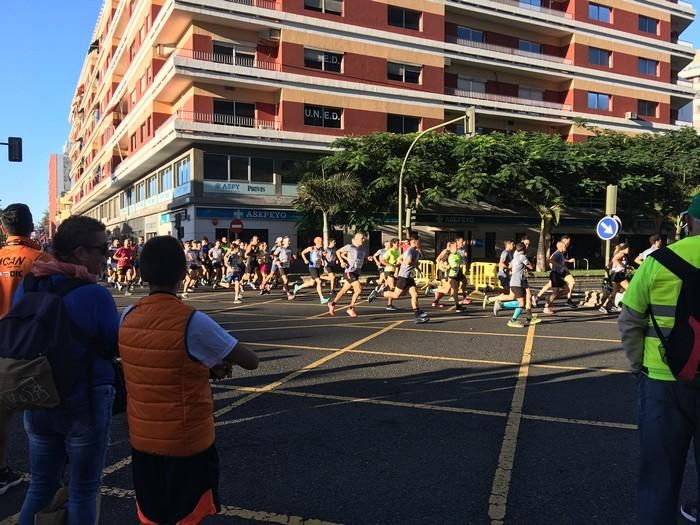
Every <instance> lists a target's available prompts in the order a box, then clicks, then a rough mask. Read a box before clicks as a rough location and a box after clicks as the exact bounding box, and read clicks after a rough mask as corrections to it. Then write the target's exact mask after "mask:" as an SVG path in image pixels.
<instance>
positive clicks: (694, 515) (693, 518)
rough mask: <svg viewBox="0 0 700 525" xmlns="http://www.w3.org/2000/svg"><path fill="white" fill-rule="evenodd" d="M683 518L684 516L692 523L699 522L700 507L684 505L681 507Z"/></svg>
mask: <svg viewBox="0 0 700 525" xmlns="http://www.w3.org/2000/svg"><path fill="white" fill-rule="evenodd" d="M681 516H683V517H684V518H685V519H686V520H688V521H689V522H690V523H697V522H698V507H697V505H692V504H690V503H684V504H683V505H681Z"/></svg>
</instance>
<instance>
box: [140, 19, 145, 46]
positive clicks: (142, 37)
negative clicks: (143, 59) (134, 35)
mask: <svg viewBox="0 0 700 525" xmlns="http://www.w3.org/2000/svg"><path fill="white" fill-rule="evenodd" d="M144 40H146V22H145V21H144V23H143V25H142V26H141V29H140V30H139V44H143V41H144Z"/></svg>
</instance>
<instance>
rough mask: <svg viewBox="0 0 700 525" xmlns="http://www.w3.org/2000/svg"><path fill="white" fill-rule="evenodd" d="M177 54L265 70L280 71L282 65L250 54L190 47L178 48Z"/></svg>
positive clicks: (194, 58) (183, 56) (205, 60)
mask: <svg viewBox="0 0 700 525" xmlns="http://www.w3.org/2000/svg"><path fill="white" fill-rule="evenodd" d="M176 54H177V56H179V57H182V58H191V59H193V60H202V61H204V62H213V63H216V64H227V65H230V66H240V67H250V68H254V69H264V70H266V71H281V70H282V66H281V65H280V64H279V63H277V62H274V61H272V60H261V59H258V58H257V57H253V56H251V55H228V54H226V55H224V54H221V53H210V52H208V51H194V50H192V49H178V50H177V51H176Z"/></svg>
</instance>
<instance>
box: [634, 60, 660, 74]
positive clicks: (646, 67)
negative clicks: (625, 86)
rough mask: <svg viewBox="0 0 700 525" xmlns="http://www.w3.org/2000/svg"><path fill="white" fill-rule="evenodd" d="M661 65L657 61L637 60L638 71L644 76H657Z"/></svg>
mask: <svg viewBox="0 0 700 525" xmlns="http://www.w3.org/2000/svg"><path fill="white" fill-rule="evenodd" d="M658 67H659V63H658V62H657V61H656V60H649V59H648V58H639V59H637V70H638V71H639V72H640V73H641V74H642V75H651V76H653V77H655V76H656V74H657V73H656V72H657V70H658Z"/></svg>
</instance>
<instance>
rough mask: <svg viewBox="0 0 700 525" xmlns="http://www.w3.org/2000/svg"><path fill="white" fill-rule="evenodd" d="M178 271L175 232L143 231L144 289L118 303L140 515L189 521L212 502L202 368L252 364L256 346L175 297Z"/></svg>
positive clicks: (208, 510) (210, 424)
mask: <svg viewBox="0 0 700 525" xmlns="http://www.w3.org/2000/svg"><path fill="white" fill-rule="evenodd" d="M186 271H187V269H186V263H185V254H184V252H183V250H182V246H181V245H180V243H179V242H178V241H177V240H176V239H175V238H174V237H167V236H164V237H155V238H153V239H150V240H149V241H148V242H147V243H146V244H145V246H144V247H143V251H142V252H141V275H142V278H143V280H144V281H145V282H148V283H149V288H150V294H149V295H148V296H147V297H144V298H143V299H141V300H140V301H139V302H137V303H136V304H135V305H134V306H132V307H131V308H129V309H128V310H126V312H124V315H123V317H122V322H121V327H120V329H119V353H120V355H121V358H122V363H123V366H124V377H125V380H126V389H127V392H128V398H127V416H128V421H129V438H130V441H131V446H132V471H133V476H134V489H135V492H136V504H137V512H138V517H139V520H140V522H141V523H142V524H143V525H158V524H165V523H167V524H179V525H190V524H192V525H194V524H197V523H200V522H201V521H202V520H203V519H204V518H206V517H207V516H211V515H213V514H216V513H218V512H219V511H220V505H219V501H218V494H217V487H218V481H219V459H218V456H217V452H216V448H215V446H214V416H213V408H214V404H213V400H212V395H211V388H210V386H209V378H210V374H211V375H212V376H213V377H215V378H223V377H227V376H229V375H230V374H231V369H232V366H233V365H239V366H241V367H243V368H246V369H248V370H253V369H255V368H257V366H258V358H257V356H256V355H255V353H253V352H252V351H251V350H249V349H248V348H246V347H245V346H244V345H243V344H241V343H240V342H239V341H238V340H237V339H236V338H235V337H233V336H231V335H230V334H229V333H228V332H227V331H226V330H224V329H223V328H222V327H221V326H219V325H218V324H217V323H216V322H215V321H213V320H212V319H211V318H210V317H208V316H207V315H206V314H204V313H202V312H199V311H195V310H194V309H192V308H191V307H190V306H188V305H186V304H184V303H183V302H182V301H181V300H180V299H179V298H178V297H177V292H178V289H179V286H180V283H181V282H182V280H183V279H184V278H185V273H186Z"/></svg>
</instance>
